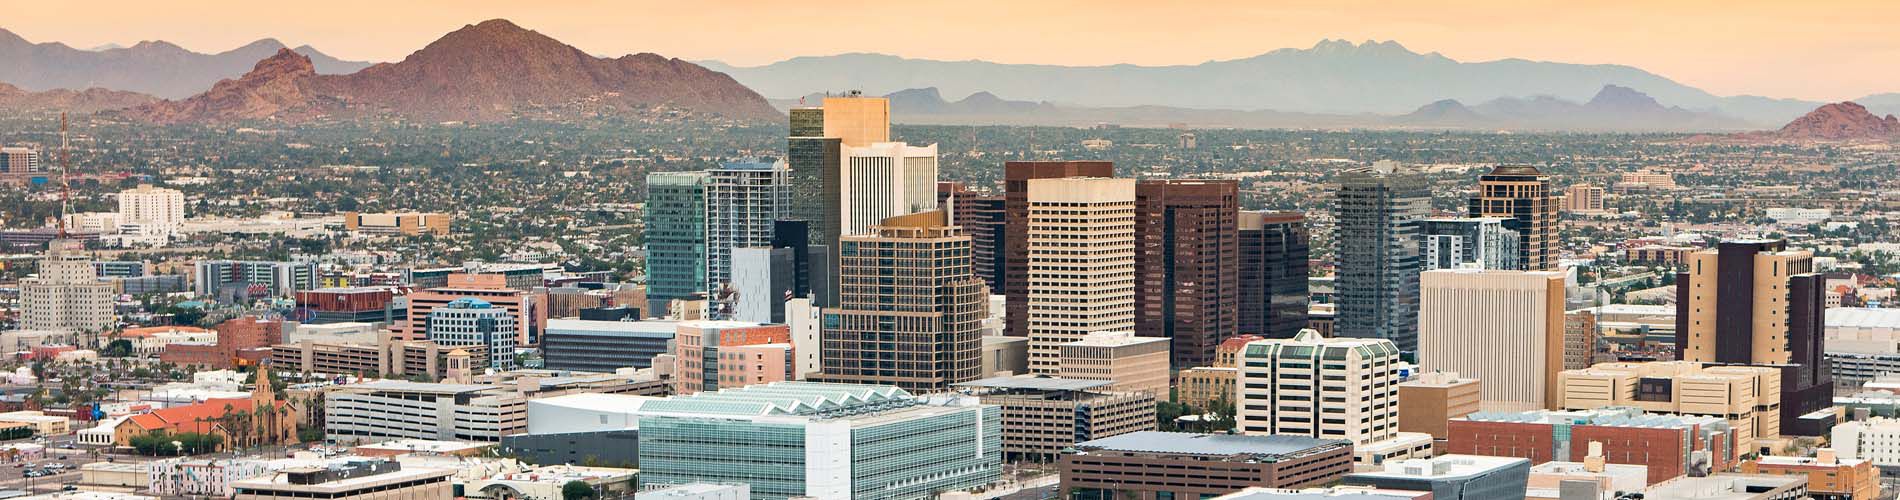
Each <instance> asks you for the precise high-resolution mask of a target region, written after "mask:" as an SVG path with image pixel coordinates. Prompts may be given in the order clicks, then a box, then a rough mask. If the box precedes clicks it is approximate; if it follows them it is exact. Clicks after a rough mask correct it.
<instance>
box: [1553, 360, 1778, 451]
mask: <svg viewBox="0 0 1900 500" xmlns="http://www.w3.org/2000/svg"><path fill="white" fill-rule="evenodd" d="M1781 377H1782V373H1781V370H1779V369H1776V368H1769V367H1755V366H1708V367H1704V366H1703V365H1702V364H1701V363H1696V362H1692V361H1656V362H1648V363H1599V364H1597V365H1595V366H1591V367H1590V368H1585V369H1582V370H1565V371H1564V372H1563V373H1562V374H1560V375H1559V378H1560V380H1562V382H1563V386H1562V387H1563V398H1562V400H1561V407H1562V408H1563V409H1566V410H1594V409H1597V408H1608V407H1631V408H1638V409H1641V410H1643V411H1646V412H1649V413H1657V414H1669V415H1703V416H1711V417H1721V418H1724V419H1727V420H1728V422H1729V426H1730V427H1731V428H1733V429H1735V433H1736V441H1737V443H1736V446H1739V447H1740V448H1741V449H1743V450H1752V449H1755V448H1756V443H1755V441H1756V438H1757V437H1762V438H1772V437H1777V436H1780V435H1781V434H1782V432H1781Z"/></svg>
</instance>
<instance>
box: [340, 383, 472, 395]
mask: <svg viewBox="0 0 1900 500" xmlns="http://www.w3.org/2000/svg"><path fill="white" fill-rule="evenodd" d="M338 389H339V390H362V391H391V392H426V393H432V394H457V393H464V392H480V391H487V390H493V389H497V387H495V386H492V385H483V384H439V383H434V382H410V381H407V380H375V381H370V382H363V383H360V384H350V385H346V386H341V387H338Z"/></svg>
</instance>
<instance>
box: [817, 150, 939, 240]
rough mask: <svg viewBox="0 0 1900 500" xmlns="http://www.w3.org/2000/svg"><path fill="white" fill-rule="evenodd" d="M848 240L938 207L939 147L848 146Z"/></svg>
mask: <svg viewBox="0 0 1900 500" xmlns="http://www.w3.org/2000/svg"><path fill="white" fill-rule="evenodd" d="M843 180H844V206H843V208H842V211H841V212H840V213H839V217H841V218H842V221H843V222H842V224H843V226H844V229H843V231H844V234H845V235H853V234H864V233H868V232H871V226H874V225H877V224H878V223H879V222H880V221H883V220H884V219H886V218H890V217H896V216H899V215H904V214H911V213H917V212H922V211H925V210H932V209H935V208H937V145H935V144H932V145H929V146H922V147H918V146H911V145H909V144H905V143H902V142H880V143H875V144H871V145H868V146H862V147H860V146H845V147H844V174H843Z"/></svg>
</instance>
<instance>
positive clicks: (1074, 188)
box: [1023, 177, 1135, 374]
mask: <svg viewBox="0 0 1900 500" xmlns="http://www.w3.org/2000/svg"><path fill="white" fill-rule="evenodd" d="M1028 185H1029V186H1028V187H1029V189H1028V193H1027V194H1028V196H1027V198H1028V205H1029V206H1028V208H1029V220H1028V227H1029V235H1028V236H1029V237H1028V238H1027V239H1028V242H1027V243H1028V246H1029V251H1028V253H1027V260H1028V266H1027V267H1028V269H1029V273H1028V276H1024V277H1023V279H1024V280H1025V281H1026V282H1027V283H1028V291H1029V294H1028V295H1029V300H1028V306H1029V314H1028V319H1029V370H1030V371H1031V372H1033V373H1048V374H1053V373H1056V372H1058V371H1059V368H1060V367H1059V365H1060V363H1059V360H1060V357H1061V352H1060V351H1061V346H1062V344H1067V343H1070V342H1075V341H1078V340H1082V338H1083V337H1085V336H1087V335H1088V334H1090V333H1094V332H1107V331H1133V330H1134V328H1135V180H1134V179H1115V178H1104V177H1063V178H1055V179H1031V180H1029V181H1028Z"/></svg>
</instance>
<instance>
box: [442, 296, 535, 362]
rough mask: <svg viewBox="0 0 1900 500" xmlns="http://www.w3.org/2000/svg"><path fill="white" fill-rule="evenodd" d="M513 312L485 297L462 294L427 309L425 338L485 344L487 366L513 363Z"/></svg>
mask: <svg viewBox="0 0 1900 500" xmlns="http://www.w3.org/2000/svg"><path fill="white" fill-rule="evenodd" d="M519 328H520V326H519V325H516V324H515V315H514V314H513V313H510V312H508V310H507V309H504V308H500V307H495V305H494V304H490V303H488V301H485V300H482V299H477V298H473V297H463V298H459V299H455V300H451V301H449V303H448V304H447V305H444V306H442V307H437V308H435V309H434V310H432V311H430V312H429V330H428V334H429V341H430V342H435V343H436V344H437V345H444V346H455V347H460V346H475V345H481V346H488V366H495V367H510V366H514V364H515V336H516V333H517V332H518V331H519Z"/></svg>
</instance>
